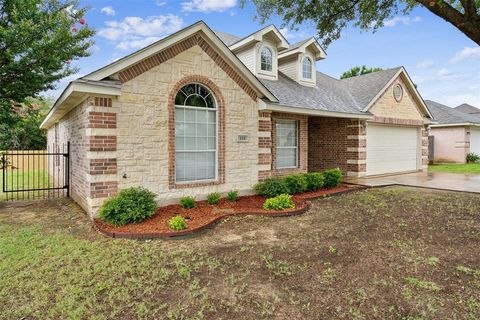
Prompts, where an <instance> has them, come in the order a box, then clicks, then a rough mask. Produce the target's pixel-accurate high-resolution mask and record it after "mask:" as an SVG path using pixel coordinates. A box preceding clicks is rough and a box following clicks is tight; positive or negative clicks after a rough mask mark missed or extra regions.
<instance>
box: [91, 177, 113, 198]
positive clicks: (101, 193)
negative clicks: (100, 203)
mask: <svg viewBox="0 0 480 320" xmlns="http://www.w3.org/2000/svg"><path fill="white" fill-rule="evenodd" d="M117 191H118V183H117V181H102V182H91V183H90V198H92V199H95V198H108V197H113V196H115V195H116V194H117Z"/></svg>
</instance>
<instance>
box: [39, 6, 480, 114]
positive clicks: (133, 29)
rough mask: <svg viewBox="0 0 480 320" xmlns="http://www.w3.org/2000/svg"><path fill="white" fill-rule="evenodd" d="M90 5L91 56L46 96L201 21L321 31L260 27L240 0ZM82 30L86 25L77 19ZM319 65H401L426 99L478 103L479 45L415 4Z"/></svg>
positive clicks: (235, 27)
mask: <svg viewBox="0 0 480 320" xmlns="http://www.w3.org/2000/svg"><path fill="white" fill-rule="evenodd" d="M80 6H82V7H88V8H89V11H88V13H87V15H86V17H85V20H86V23H87V24H88V25H89V26H90V27H93V28H94V29H96V31H97V33H96V35H95V37H94V41H95V45H94V46H93V47H92V48H91V53H92V54H91V56H90V57H87V58H82V59H80V60H76V61H73V62H72V66H76V67H78V68H79V72H78V73H77V74H75V75H72V76H70V77H68V78H66V79H63V80H62V81H60V82H59V83H58V84H57V86H56V89H55V90H52V91H49V92H47V93H46V95H47V96H51V97H53V98H55V99H56V98H57V97H58V96H59V95H60V93H61V92H62V90H63V89H64V88H65V86H66V85H67V84H68V82H69V81H71V80H74V79H76V78H79V77H81V76H84V75H86V74H88V73H89V72H91V71H94V70H96V69H98V68H101V67H103V66H105V65H106V64H108V63H111V62H113V61H115V60H117V59H119V58H121V57H123V56H125V55H127V54H129V53H131V52H134V51H136V50H138V49H140V48H142V47H144V46H146V45H148V44H150V43H152V42H154V41H157V40H159V39H161V38H163V37H165V36H168V35H169V34H171V33H173V32H175V31H178V30H180V29H182V28H184V27H186V26H188V25H190V24H192V23H195V22H196V21H198V20H203V21H205V22H206V23H207V24H208V25H209V26H210V28H212V29H213V30H218V31H223V32H227V33H231V34H234V35H237V36H246V35H248V34H250V33H252V32H255V31H257V30H259V29H261V28H262V27H264V26H266V25H269V24H275V25H276V26H277V27H278V28H279V29H281V32H282V33H283V34H284V35H285V36H286V38H287V40H288V41H289V42H290V43H295V42H297V41H300V40H303V39H305V38H309V37H311V36H316V34H315V30H314V28H312V27H311V26H310V25H309V24H306V25H303V26H301V28H300V29H299V30H291V29H288V28H281V24H282V20H281V19H280V18H279V17H273V18H272V19H270V20H269V21H266V22H265V24H264V25H261V24H260V23H259V21H258V20H255V7H254V6H253V5H252V4H251V2H248V1H247V5H246V7H245V8H240V5H239V0H181V1H172V0H80ZM77 27H81V26H80V24H78V25H77ZM326 52H327V57H326V59H323V60H320V61H318V62H317V70H319V71H320V72H323V73H326V74H328V75H330V76H333V77H336V78H338V77H340V75H341V74H342V73H343V72H344V71H346V70H348V69H350V68H351V67H353V66H356V65H366V66H367V67H381V68H393V67H397V66H404V67H405V68H406V70H407V72H408V73H409V75H410V76H411V78H412V80H413V82H414V83H416V84H417V86H418V90H419V92H420V94H421V95H422V97H423V98H424V99H430V100H434V101H437V102H439V103H442V104H445V105H448V106H450V107H455V106H457V105H460V104H462V103H469V104H472V105H474V106H477V107H480V47H479V46H478V45H476V44H475V43H474V42H473V41H472V40H470V39H469V38H467V37H466V36H465V35H464V34H463V33H461V32H460V31H458V30H457V29H456V28H455V27H453V26H451V25H450V24H449V23H447V22H445V21H444V20H442V19H441V18H439V17H437V16H435V15H433V14H432V13H430V12H429V11H428V10H426V9H423V8H421V7H418V8H416V9H414V10H413V11H412V12H411V13H410V14H409V15H408V16H401V15H400V16H396V17H394V18H392V19H391V20H388V21H386V22H385V26H384V27H383V28H382V29H380V30H378V31H377V32H376V33H371V32H367V31H360V30H359V29H357V28H355V27H353V26H350V27H348V28H347V29H345V30H344V31H343V32H342V36H341V37H340V39H338V40H336V41H334V42H333V43H332V44H330V45H329V46H328V47H327V48H326Z"/></svg>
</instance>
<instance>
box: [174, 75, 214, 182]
mask: <svg viewBox="0 0 480 320" xmlns="http://www.w3.org/2000/svg"><path fill="white" fill-rule="evenodd" d="M189 84H198V85H201V86H202V87H204V88H206V89H207V90H208V91H209V92H210V95H211V96H212V97H213V100H214V101H215V108H202V107H193V106H185V105H177V104H175V105H174V110H173V112H174V113H175V111H176V109H177V108H182V109H189V110H207V111H215V151H214V157H215V177H214V178H211V179H200V180H185V181H178V180H177V152H184V153H197V152H198V153H201V152H212V150H177V147H176V145H175V138H176V135H175V125H176V120H174V123H173V125H174V138H173V140H174V142H173V143H174V150H173V152H174V154H175V159H174V163H175V172H174V175H175V184H178V185H182V184H197V183H199V184H201V183H210V182H218V146H219V144H218V137H219V132H218V128H219V124H218V103H217V99H216V98H215V95H214V94H213V92H212V90H210V88H208V87H207V86H205V85H204V84H202V83H197V82H191V83H187V84H185V86H186V85H189ZM183 87H184V86H182V88H183ZM180 90H181V88H180Z"/></svg>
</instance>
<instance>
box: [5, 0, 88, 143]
mask: <svg viewBox="0 0 480 320" xmlns="http://www.w3.org/2000/svg"><path fill="white" fill-rule="evenodd" d="M85 12H86V9H85V8H79V7H78V3H77V1H76V0H0V124H1V125H0V130H3V131H2V132H0V136H3V137H6V136H8V134H9V132H11V131H12V130H14V129H15V128H14V126H15V125H17V124H18V123H19V121H20V122H21V121H23V120H25V118H24V117H22V115H21V114H22V113H21V112H20V113H19V112H18V111H19V110H21V109H22V108H24V107H25V105H28V101H27V99H28V98H29V97H36V96H37V95H38V94H39V93H41V92H43V91H45V90H49V89H53V88H54V87H55V84H56V83H57V81H58V80H60V79H62V78H64V77H67V76H69V75H71V74H74V73H76V72H77V71H78V70H77V69H76V68H74V67H72V66H71V64H70V63H71V62H72V61H73V60H76V59H79V58H81V57H85V56H88V55H89V54H90V53H89V51H88V49H89V48H90V47H91V45H92V41H91V40H90V38H91V37H92V36H93V34H94V31H93V30H92V29H91V28H89V27H88V25H87V24H86V23H85V19H84V18H83V16H84V15H85ZM29 112H30V111H29ZM35 117H36V116H34V118H35ZM5 130H7V131H5ZM0 143H3V141H0ZM6 144H8V143H6Z"/></svg>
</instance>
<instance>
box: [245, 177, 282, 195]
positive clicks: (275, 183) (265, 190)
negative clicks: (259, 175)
mask: <svg viewBox="0 0 480 320" xmlns="http://www.w3.org/2000/svg"><path fill="white" fill-rule="evenodd" d="M253 189H254V190H255V193H256V194H259V195H261V196H267V197H269V198H273V197H276V196H278V195H281V194H284V193H287V194H288V193H290V190H289V189H288V185H287V184H286V183H285V181H284V180H283V179H279V178H270V179H267V180H265V181H262V182H259V183H257V184H256V185H255V187H254V188H253Z"/></svg>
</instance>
